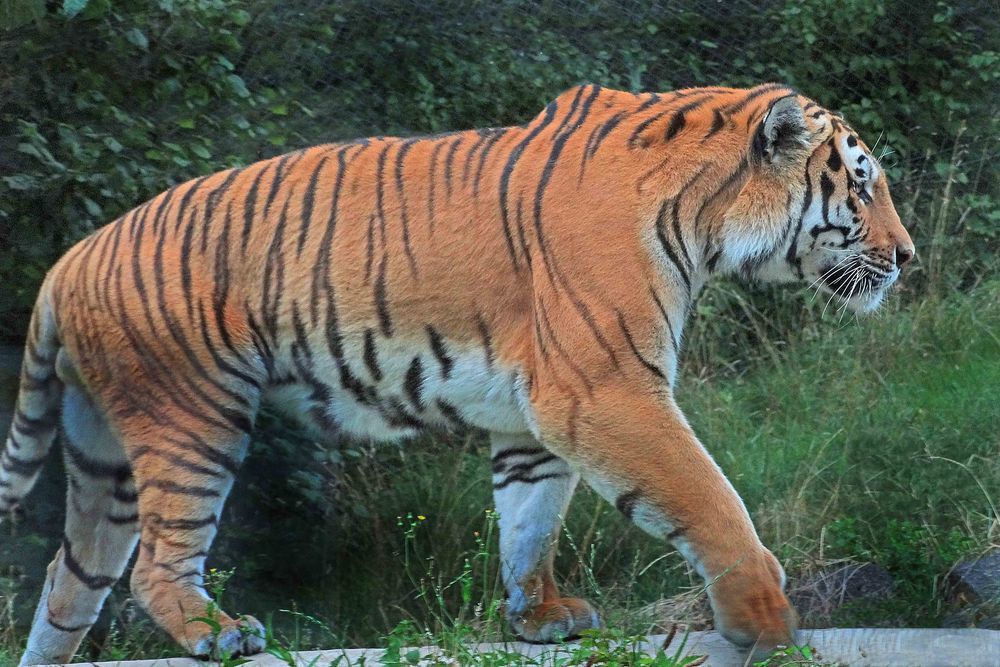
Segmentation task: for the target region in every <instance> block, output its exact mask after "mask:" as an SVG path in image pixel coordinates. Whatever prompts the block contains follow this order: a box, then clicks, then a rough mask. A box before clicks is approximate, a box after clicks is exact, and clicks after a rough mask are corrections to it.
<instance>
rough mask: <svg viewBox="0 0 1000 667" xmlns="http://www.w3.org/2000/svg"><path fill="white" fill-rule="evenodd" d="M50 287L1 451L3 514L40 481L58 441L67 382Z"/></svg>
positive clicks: (38, 311)
mask: <svg viewBox="0 0 1000 667" xmlns="http://www.w3.org/2000/svg"><path fill="white" fill-rule="evenodd" d="M49 294H50V290H49V289H48V286H47V285H45V286H43V287H42V289H41V291H40V294H39V296H38V300H37V301H36V302H35V309H34V312H33V313H32V315H31V326H30V328H29V329H28V341H27V344H26V345H25V349H24V360H23V362H22V363H21V381H20V388H19V390H18V394H17V402H16V403H15V404H14V417H13V419H12V421H11V425H10V432H9V434H8V435H7V441H6V444H5V445H4V448H3V454H2V455H0V512H8V511H10V510H11V509H13V508H14V507H16V506H18V505H19V504H20V502H21V500H22V499H23V498H24V497H25V496H26V495H27V494H28V492H30V491H31V489H32V487H34V485H35V482H36V481H37V480H38V473H39V471H40V470H41V468H42V464H43V463H45V458H46V456H47V455H48V453H49V449H51V447H52V443H53V442H54V441H55V439H56V434H57V432H58V428H59V413H60V403H61V398H62V390H63V383H62V381H61V380H60V379H59V377H58V376H57V375H56V358H57V355H58V353H59V349H60V345H59V336H58V329H57V326H56V322H55V318H54V317H53V313H52V309H51V305H50V300H49Z"/></svg>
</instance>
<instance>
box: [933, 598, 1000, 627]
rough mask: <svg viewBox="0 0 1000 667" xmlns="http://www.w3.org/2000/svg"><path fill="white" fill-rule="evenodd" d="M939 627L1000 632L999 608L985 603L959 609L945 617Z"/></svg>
mask: <svg viewBox="0 0 1000 667" xmlns="http://www.w3.org/2000/svg"><path fill="white" fill-rule="evenodd" d="M941 627H944V628H981V629H983V630H1000V606H997V605H996V604H988V603H987V604H977V605H972V606H969V607H965V608H964V609H959V610H958V611H954V612H952V613H950V614H948V615H947V616H945V617H944V619H942V621H941Z"/></svg>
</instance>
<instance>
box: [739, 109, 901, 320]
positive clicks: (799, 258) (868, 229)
mask: <svg viewBox="0 0 1000 667" xmlns="http://www.w3.org/2000/svg"><path fill="white" fill-rule="evenodd" d="M748 140H749V142H750V148H749V158H748V160H749V162H750V169H751V175H750V178H749V179H748V180H747V181H746V183H745V184H744V186H743V188H742V190H741V191H740V193H739V194H738V195H737V197H736V199H735V200H734V202H733V204H732V206H731V207H730V208H729V210H728V212H727V213H726V215H725V219H724V224H723V235H724V237H725V240H724V243H723V253H724V254H725V255H726V259H727V263H728V264H729V266H730V267H732V268H734V269H736V270H738V271H739V272H740V273H742V274H744V275H745V276H747V277H750V278H755V279H758V280H763V281H768V282H791V281H805V282H807V283H808V284H810V285H811V286H815V287H817V288H818V289H819V290H821V291H823V292H826V293H828V294H830V295H831V298H836V299H839V300H840V301H841V302H842V303H843V304H844V305H845V306H846V307H847V308H850V309H851V310H853V311H854V312H857V313H866V312H871V311H873V310H875V309H876V308H878V306H879V304H881V302H882V300H883V299H884V297H885V295H886V294H887V292H888V291H889V289H890V288H891V287H892V285H893V284H894V283H895V282H896V280H897V278H898V277H899V274H900V269H901V267H902V266H903V265H904V264H906V263H907V262H908V261H910V260H911V259H912V258H913V256H914V247H913V242H912V241H911V240H910V236H909V234H908V233H907V232H906V230H905V229H904V228H903V225H902V224H901V223H900V219H899V215H897V213H896V208H895V206H894V205H893V203H892V197H891V196H890V195H889V187H888V184H887V183H886V178H885V174H884V172H883V171H882V169H881V167H880V166H879V164H878V161H877V160H876V159H875V157H874V156H873V155H872V153H871V151H870V150H869V149H868V147H867V146H866V145H865V143H864V142H863V141H861V139H860V138H859V137H858V135H857V134H856V133H855V132H854V130H853V129H851V127H850V126H848V125H847V124H846V123H845V122H844V121H843V119H842V118H840V117H839V116H837V115H835V114H833V113H831V112H830V111H827V110H826V109H822V108H820V107H819V106H818V105H816V104H815V103H814V102H812V101H810V100H808V99H806V98H803V97H801V96H799V95H796V94H789V95H786V96H784V97H781V98H779V99H777V100H776V101H774V102H773V103H771V104H770V106H769V108H768V109H767V111H766V114H765V115H764V117H763V119H762V120H761V121H760V122H759V124H758V125H757V127H756V130H755V131H754V132H753V134H752V136H750V137H748Z"/></svg>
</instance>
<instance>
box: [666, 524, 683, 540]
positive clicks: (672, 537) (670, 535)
mask: <svg viewBox="0 0 1000 667" xmlns="http://www.w3.org/2000/svg"><path fill="white" fill-rule="evenodd" d="M685 532H687V528H685V527H684V526H681V527H679V528H674V529H673V530H671V531H670V532H669V533H667V537H666V539H667V540H668V541H672V540H676V539H677V538H678V537H680V536H681V535H683V534H684V533H685Z"/></svg>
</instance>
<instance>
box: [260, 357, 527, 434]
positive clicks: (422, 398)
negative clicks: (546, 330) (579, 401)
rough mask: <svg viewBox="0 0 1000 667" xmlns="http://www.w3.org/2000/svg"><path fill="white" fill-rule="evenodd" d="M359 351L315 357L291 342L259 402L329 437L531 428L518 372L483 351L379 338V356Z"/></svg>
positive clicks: (525, 396)
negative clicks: (275, 377)
mask: <svg viewBox="0 0 1000 667" xmlns="http://www.w3.org/2000/svg"><path fill="white" fill-rule="evenodd" d="M357 348H358V349H356V350H352V351H354V352H355V354H353V355H345V357H344V359H343V360H342V361H338V360H336V359H334V358H332V357H329V356H318V355H315V353H314V354H313V356H312V357H311V358H305V357H304V355H302V354H301V353H299V352H298V351H297V350H296V348H295V346H294V345H293V346H292V348H291V349H290V350H289V351H288V354H287V355H284V356H285V357H286V358H285V360H284V363H282V364H281V368H280V369H279V370H278V372H277V373H276V376H277V377H278V378H279V379H278V380H277V381H276V382H274V383H273V384H272V386H270V387H269V388H268V390H267V391H266V392H265V394H264V399H265V401H266V402H268V403H270V404H271V405H273V406H275V407H277V408H278V409H279V410H280V411H281V412H284V413H286V414H289V415H291V416H294V417H296V418H297V419H298V420H299V421H301V422H302V423H303V424H305V425H306V426H307V427H309V428H310V429H312V430H315V431H319V432H321V433H322V434H324V435H333V436H336V435H346V436H349V437H353V438H362V439H373V440H398V439H401V438H407V437H412V436H414V435H417V434H418V433H420V432H421V431H422V430H424V429H427V428H430V429H444V430H452V431H461V430H465V429H468V428H469V427H474V428H481V429H485V430H488V431H493V432H501V433H524V432H527V431H528V430H529V422H528V419H527V418H526V414H527V413H526V410H527V405H528V402H527V387H526V383H525V381H524V377H523V374H522V373H521V371H520V369H519V368H514V367H509V366H508V367H504V366H503V365H501V364H500V363H498V362H497V361H496V360H494V359H491V358H489V355H488V353H484V350H482V349H471V350H467V351H460V350H457V349H454V348H452V347H450V346H449V348H448V349H447V351H445V350H444V348H443V345H442V346H441V347H440V349H430V350H429V349H428V348H427V346H426V345H419V344H417V345H408V344H407V343H406V342H404V341H391V342H390V341H384V340H383V341H380V343H379V346H378V349H377V352H374V351H372V350H371V348H369V347H368V346H365V345H364V344H363V343H361V344H359V345H358V346H357ZM348 349H349V347H348ZM345 351H347V350H345Z"/></svg>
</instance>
